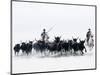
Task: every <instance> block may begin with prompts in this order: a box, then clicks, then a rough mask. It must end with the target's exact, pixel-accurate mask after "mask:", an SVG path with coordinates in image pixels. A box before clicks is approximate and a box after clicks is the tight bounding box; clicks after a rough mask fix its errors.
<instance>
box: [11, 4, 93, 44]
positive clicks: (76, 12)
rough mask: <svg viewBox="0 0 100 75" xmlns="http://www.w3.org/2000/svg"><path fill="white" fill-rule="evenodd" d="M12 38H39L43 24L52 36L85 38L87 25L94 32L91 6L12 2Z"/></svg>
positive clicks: (15, 40)
mask: <svg viewBox="0 0 100 75" xmlns="http://www.w3.org/2000/svg"><path fill="white" fill-rule="evenodd" d="M12 4H13V5H12V6H13V11H12V13H13V21H12V22H13V42H14V43H15V42H20V41H21V40H22V41H26V40H34V39H35V38H37V39H40V34H41V32H42V29H43V28H46V30H47V31H48V30H49V29H50V28H51V27H53V26H54V28H53V29H52V30H51V31H50V32H49V33H48V34H49V36H50V39H51V40H52V39H53V38H54V36H62V39H68V38H71V37H72V36H73V37H80V38H82V39H85V35H86V32H87V31H88V28H91V29H92V32H93V33H94V32H95V8H94V7H88V6H75V5H60V4H43V3H28V2H13V3H12Z"/></svg>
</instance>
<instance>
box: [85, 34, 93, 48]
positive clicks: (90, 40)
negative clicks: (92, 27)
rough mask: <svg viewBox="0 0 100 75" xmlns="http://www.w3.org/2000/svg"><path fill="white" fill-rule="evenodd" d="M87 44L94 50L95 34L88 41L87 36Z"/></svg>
mask: <svg viewBox="0 0 100 75" xmlns="http://www.w3.org/2000/svg"><path fill="white" fill-rule="evenodd" d="M85 45H86V46H87V47H88V48H89V49H90V50H92V49H93V47H94V39H93V35H91V36H90V38H89V40H88V41H87V38H86V40H85Z"/></svg>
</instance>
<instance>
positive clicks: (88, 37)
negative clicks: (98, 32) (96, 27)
mask: <svg viewBox="0 0 100 75" xmlns="http://www.w3.org/2000/svg"><path fill="white" fill-rule="evenodd" d="M91 35H92V32H91V29H90V28H89V29H88V32H87V34H86V38H87V42H88V41H89V39H90V37H91Z"/></svg>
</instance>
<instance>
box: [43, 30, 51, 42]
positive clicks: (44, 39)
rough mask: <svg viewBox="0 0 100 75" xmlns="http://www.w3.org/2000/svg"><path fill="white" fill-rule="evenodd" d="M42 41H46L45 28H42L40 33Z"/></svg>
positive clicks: (47, 37)
mask: <svg viewBox="0 0 100 75" xmlns="http://www.w3.org/2000/svg"><path fill="white" fill-rule="evenodd" d="M41 37H42V41H44V42H48V39H49V36H48V35H47V32H46V29H43V32H42V33H41Z"/></svg>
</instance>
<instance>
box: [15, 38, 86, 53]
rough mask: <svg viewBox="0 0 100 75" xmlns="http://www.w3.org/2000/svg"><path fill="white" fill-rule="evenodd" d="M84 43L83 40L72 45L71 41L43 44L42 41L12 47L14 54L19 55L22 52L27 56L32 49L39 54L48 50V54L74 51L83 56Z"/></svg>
mask: <svg viewBox="0 0 100 75" xmlns="http://www.w3.org/2000/svg"><path fill="white" fill-rule="evenodd" d="M84 43H85V41H84V40H83V41H81V40H80V42H79V43H78V42H75V43H73V40H68V42H67V41H59V42H48V43H45V42H43V41H37V42H36V43H34V44H32V43H25V42H23V43H22V44H21V45H20V44H16V45H15V47H14V51H15V53H16V52H17V53H19V51H20V50H22V52H23V53H26V54H27V55H28V54H29V53H31V52H32V48H34V50H35V51H36V52H41V53H43V52H45V51H46V50H49V52H62V51H63V50H64V51H65V52H67V51H71V50H74V53H76V52H77V51H80V52H81V54H84V52H83V50H84V49H85V52H86V48H85V46H84Z"/></svg>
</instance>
